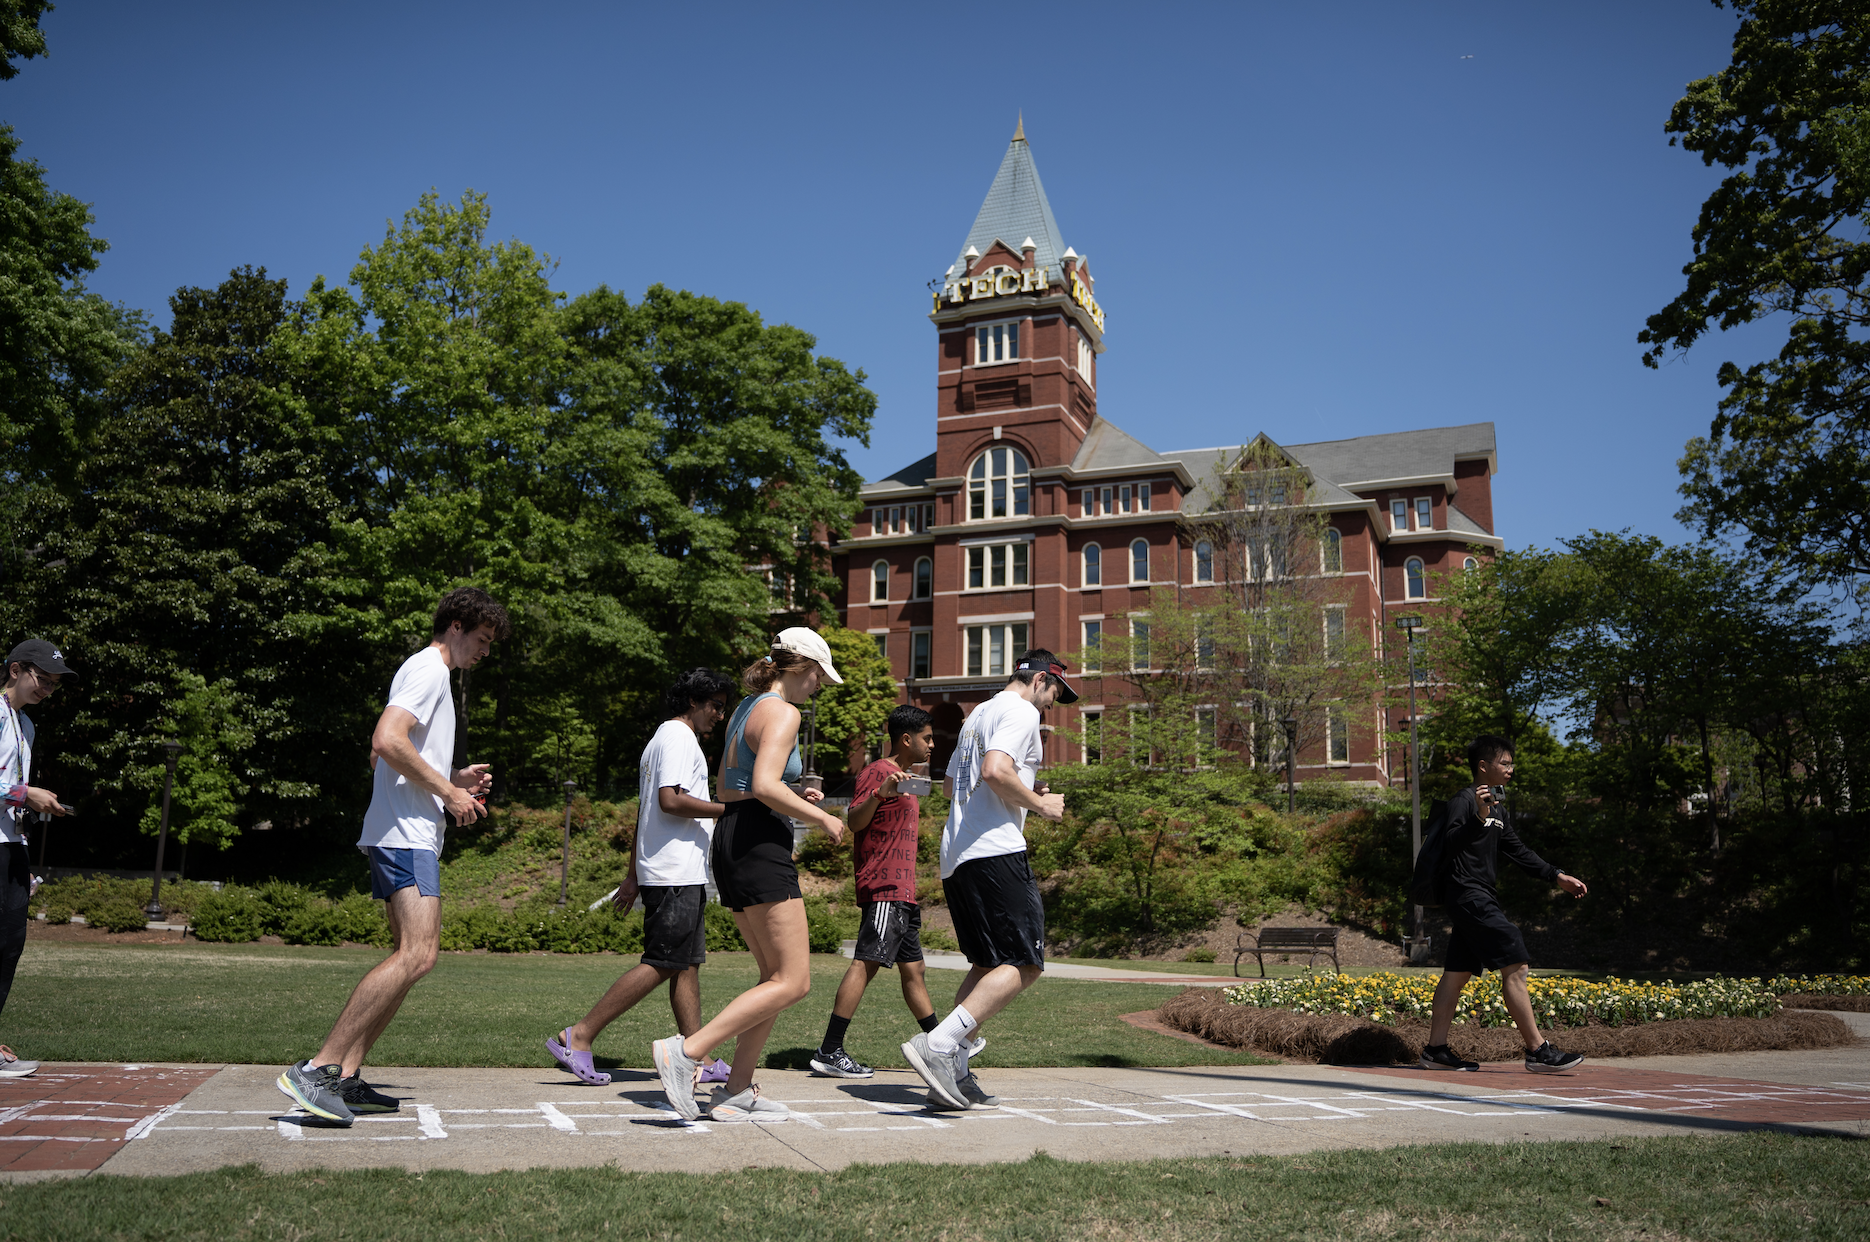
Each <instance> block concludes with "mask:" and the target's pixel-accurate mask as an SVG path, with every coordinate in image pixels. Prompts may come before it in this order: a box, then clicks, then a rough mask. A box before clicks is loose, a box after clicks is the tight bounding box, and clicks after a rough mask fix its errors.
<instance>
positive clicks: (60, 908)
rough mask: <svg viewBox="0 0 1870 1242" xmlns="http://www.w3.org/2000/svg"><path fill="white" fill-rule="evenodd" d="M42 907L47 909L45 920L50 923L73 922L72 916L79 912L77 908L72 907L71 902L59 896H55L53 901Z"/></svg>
mask: <svg viewBox="0 0 1870 1242" xmlns="http://www.w3.org/2000/svg"><path fill="white" fill-rule="evenodd" d="M40 909H42V910H44V911H45V921H46V922H48V923H58V924H65V923H69V922H71V916H72V915H74V914H76V913H77V911H76V910H73V909H72V908H71V903H70V902H68V901H66V900H64V899H63V898H59V897H54V898H53V899H52V900H51V901H49V902H46V903H45V904H44V905H42V906H41V907H40Z"/></svg>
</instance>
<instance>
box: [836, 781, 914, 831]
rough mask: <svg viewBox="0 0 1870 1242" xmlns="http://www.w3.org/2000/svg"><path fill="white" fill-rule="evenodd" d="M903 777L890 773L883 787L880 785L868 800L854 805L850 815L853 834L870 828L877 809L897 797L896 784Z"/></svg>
mask: <svg viewBox="0 0 1870 1242" xmlns="http://www.w3.org/2000/svg"><path fill="white" fill-rule="evenodd" d="M902 775H903V774H902V773H901V772H892V773H890V774H889V775H888V776H886V777H884V778H883V783H882V784H881V785H878V786H877V787H876V788H875V789H874V790H872V791H871V794H870V796H869V797H868V798H865V799H864V800H863V801H862V802H858V803H854V804H853V805H852V806H851V807H850V810H849V814H850V821H851V831H852V832H853V833H857V832H862V831H863V830H864V829H866V828H868V827H869V826H870V821H871V820H873V819H875V818H876V815H877V808H878V807H880V806H882V805H883V802H884V799H886V798H894V797H895V796H896V782H897V781H899V780H901V779H902Z"/></svg>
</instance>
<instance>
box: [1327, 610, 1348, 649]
mask: <svg viewBox="0 0 1870 1242" xmlns="http://www.w3.org/2000/svg"><path fill="white" fill-rule="evenodd" d="M1323 623H1324V635H1325V660H1326V662H1327V663H1336V662H1337V661H1339V660H1342V659H1343V658H1344V647H1345V644H1346V642H1347V641H1348V637H1349V634H1350V620H1349V610H1348V608H1347V606H1346V605H1344V604H1327V605H1325V610H1324V622H1323ZM1334 629H1335V631H1336V632H1335V633H1333V630H1334Z"/></svg>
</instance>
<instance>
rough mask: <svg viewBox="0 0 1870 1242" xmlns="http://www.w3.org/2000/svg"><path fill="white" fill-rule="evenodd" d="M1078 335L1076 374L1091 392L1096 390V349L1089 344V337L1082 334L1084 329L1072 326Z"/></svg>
mask: <svg viewBox="0 0 1870 1242" xmlns="http://www.w3.org/2000/svg"><path fill="white" fill-rule="evenodd" d="M1073 331H1074V332H1075V333H1076V335H1077V337H1078V375H1079V378H1081V379H1083V380H1084V386H1085V387H1086V388H1089V389H1090V390H1091V391H1092V392H1096V391H1097V350H1096V349H1095V348H1093V347H1092V345H1091V338H1090V337H1088V336H1086V335H1085V334H1084V329H1082V328H1074V329H1073Z"/></svg>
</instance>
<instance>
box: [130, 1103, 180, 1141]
mask: <svg viewBox="0 0 1870 1242" xmlns="http://www.w3.org/2000/svg"><path fill="white" fill-rule="evenodd" d="M181 1107H182V1102H181V1101H180V1100H177V1101H176V1102H175V1103H173V1104H164V1105H163V1106H162V1107H161V1108H159V1109H157V1110H156V1111H155V1112H153V1113H151V1114H150V1115H149V1116H147V1117H144V1118H142V1119H141V1120H140V1121H138V1122H137V1123H136V1124H135V1125H133V1126H131V1127H130V1129H129V1131H128V1132H127V1133H125V1134H124V1136H123V1141H124V1142H126V1143H129V1142H134V1141H135V1140H137V1139H140V1138H142V1137H143V1136H144V1135H146V1134H148V1133H149V1132H150V1131H151V1130H154V1129H155V1128H156V1127H157V1126H159V1125H161V1124H162V1123H163V1122H165V1121H167V1120H168V1119H169V1118H171V1117H173V1116H174V1115H175V1114H176V1112H177V1111H178V1110H179V1109H180V1108H181Z"/></svg>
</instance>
